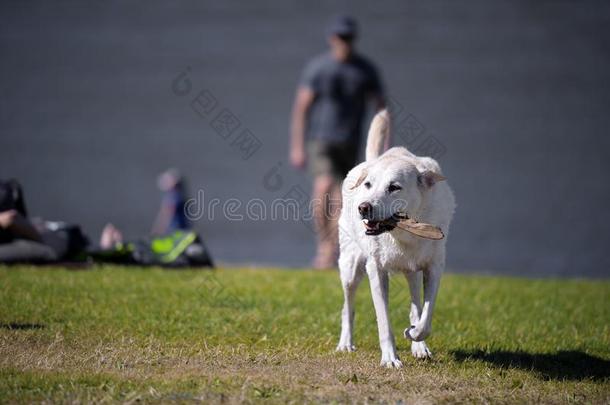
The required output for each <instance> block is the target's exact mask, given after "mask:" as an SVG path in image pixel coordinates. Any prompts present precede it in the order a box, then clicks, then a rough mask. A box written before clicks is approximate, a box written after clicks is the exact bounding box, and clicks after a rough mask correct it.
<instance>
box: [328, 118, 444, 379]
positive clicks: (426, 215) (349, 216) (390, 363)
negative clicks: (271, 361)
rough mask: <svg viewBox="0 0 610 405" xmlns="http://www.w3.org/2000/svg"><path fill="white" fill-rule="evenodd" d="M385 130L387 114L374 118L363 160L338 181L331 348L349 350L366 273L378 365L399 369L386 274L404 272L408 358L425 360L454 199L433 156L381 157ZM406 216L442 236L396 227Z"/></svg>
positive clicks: (396, 152)
mask: <svg viewBox="0 0 610 405" xmlns="http://www.w3.org/2000/svg"><path fill="white" fill-rule="evenodd" d="M389 127H390V125H389V117H388V114H387V112H386V111H382V112H380V113H378V114H377V115H376V116H375V118H374V119H373V121H372V123H371V128H370V130H369V134H368V139H367V146H366V161H365V162H363V163H361V164H359V165H358V166H356V167H355V168H353V169H352V170H351V171H350V172H349V173H348V175H347V177H346V179H345V181H344V183H343V208H342V211H341V217H340V219H339V244H340V249H341V251H340V256H339V269H340V272H341V282H342V284H343V292H344V297H345V303H344V305H343V312H342V322H341V338H340V340H339V345H338V346H337V350H338V351H350V352H351V351H353V350H355V347H354V344H353V340H352V330H353V322H354V296H355V293H356V288H357V287H358V284H359V283H360V281H361V280H362V277H363V276H364V273H365V272H366V273H367V274H368V277H369V282H370V286H371V295H372V298H373V304H374V306H375V313H376V316H377V327H378V330H379V345H380V346H381V365H382V366H385V367H401V366H402V363H401V362H400V359H399V357H398V355H397V353H396V346H395V343H394V335H393V333H392V327H391V325H390V320H389V311H388V287H389V285H388V283H389V280H388V273H389V272H402V273H404V274H405V276H406V278H407V280H408V283H409V289H410V292H411V310H410V325H411V326H410V327H407V328H406V329H405V331H404V336H405V337H406V338H408V339H410V340H411V341H412V342H411V352H412V353H413V356H415V357H417V358H426V357H430V355H431V352H430V350H429V349H428V346H427V345H426V343H425V342H424V339H425V338H426V336H428V335H429V333H430V330H431V324H432V312H433V310H434V303H435V301H436V294H437V291H438V287H439V281H440V278H441V275H442V273H443V269H444V267H445V243H446V236H447V235H448V233H449V224H450V222H451V218H452V216H453V212H454V210H455V200H454V197H453V193H452V191H451V189H450V188H449V185H448V184H447V182H446V181H443V180H445V178H444V177H443V175H442V173H441V170H440V167H439V165H438V163H437V162H436V161H435V160H434V159H431V158H429V157H418V156H415V155H414V154H412V153H411V152H409V151H408V150H407V149H405V148H402V147H396V148H391V149H389V150H388V151H387V152H385V153H383V154H382V152H383V149H384V148H383V145H384V144H385V142H386V139H387V138H388V136H389ZM405 218H411V219H414V220H416V221H418V222H425V223H429V224H432V225H435V226H438V227H440V229H441V230H442V232H443V233H444V235H445V238H443V239H441V240H430V239H424V238H421V237H419V236H415V235H413V234H411V233H409V232H407V231H405V230H403V229H399V228H397V227H396V224H397V222H398V221H399V220H401V219H405ZM422 285H423V290H424V297H423V305H422V300H421V291H422Z"/></svg>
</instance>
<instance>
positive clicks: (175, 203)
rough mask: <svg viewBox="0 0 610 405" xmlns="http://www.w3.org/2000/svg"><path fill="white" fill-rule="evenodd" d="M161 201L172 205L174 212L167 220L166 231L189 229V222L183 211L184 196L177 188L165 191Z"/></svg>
mask: <svg viewBox="0 0 610 405" xmlns="http://www.w3.org/2000/svg"><path fill="white" fill-rule="evenodd" d="M163 203H164V204H166V205H167V206H170V207H173V211H174V214H173V215H172V218H171V220H170V222H169V228H168V229H167V232H173V231H176V230H180V229H190V222H189V220H188V218H187V217H186V213H185V212H184V207H185V205H186V198H185V197H184V194H183V193H182V191H181V190H179V189H174V190H170V191H167V192H166V193H165V196H164V197H163Z"/></svg>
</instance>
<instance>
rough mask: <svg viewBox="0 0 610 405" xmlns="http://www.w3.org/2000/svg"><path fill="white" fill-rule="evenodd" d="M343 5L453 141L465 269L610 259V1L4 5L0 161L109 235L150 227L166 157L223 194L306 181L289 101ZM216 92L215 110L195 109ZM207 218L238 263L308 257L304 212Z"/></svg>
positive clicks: (382, 62)
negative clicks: (291, 143) (293, 148)
mask: <svg viewBox="0 0 610 405" xmlns="http://www.w3.org/2000/svg"><path fill="white" fill-rule="evenodd" d="M343 12H348V13H350V14H352V15H354V16H355V17H356V18H358V20H359V21H360V23H361V28H362V29H361V32H362V37H361V40H360V41H359V48H360V49H361V51H362V52H363V53H364V54H366V55H368V56H369V57H371V58H372V59H374V61H376V63H377V65H378V66H379V67H380V69H381V71H382V73H383V75H384V81H385V84H386V87H387V89H388V93H389V94H390V95H391V96H392V98H393V99H394V100H395V101H396V102H398V103H399V104H400V105H401V106H402V108H403V112H404V113H406V114H410V115H409V116H411V117H413V118H415V119H416V120H417V122H418V123H420V124H421V126H422V127H423V128H424V129H425V131H424V132H425V136H433V137H434V139H437V140H438V141H439V142H440V144H441V145H442V151H443V153H442V156H441V157H440V159H439V160H440V162H441V164H442V166H443V169H444V171H445V174H446V175H447V177H448V178H449V179H450V180H449V181H450V183H451V185H452V187H453V188H454V191H455V194H456V196H457V201H458V209H457V213H456V216H455V221H454V225H453V228H452V232H451V236H450V239H449V255H448V265H449V268H450V269H452V270H454V271H473V272H490V273H506V274H521V275H536V276H546V275H570V276H581V275H585V276H604V275H605V276H607V275H608V270H609V267H610V259H609V256H608V254H607V250H608V247H609V246H610V230H609V228H610V210H609V208H608V207H609V203H610V198H609V196H610V191H609V187H608V184H609V181H608V174H609V172H610V170H609V169H610V163H609V162H608V152H609V150H610V149H609V146H610V140H609V138H608V130H609V128H610V117H609V112H610V111H609V107H610V64H609V61H610V36H609V34H610V4H609V3H604V2H566V1H537V2H531V1H510V2H488V1H469V2H453V1H440V2H439V1H429V2H411V1H409V2H405V1H395V2H357V3H356V2H348V1H345V2H332V3H331V2H314V3H311V2H306V3H300V2H277V3H275V2H262V1H257V2H243V3H242V4H238V3H233V2H202V1H183V2H166V1H145V2H120V1H105V2H79V1H72V2H45V1H28V2H17V1H4V2H2V3H0V73H1V76H0V94H1V97H0V177H2V178H6V177H16V178H18V179H20V180H21V181H22V183H23V184H24V186H25V190H26V195H27V198H28V202H29V208H30V212H31V214H33V215H38V216H43V217H45V218H49V219H62V220H66V221H70V222H76V223H80V224H82V225H83V227H84V228H85V230H86V231H87V232H88V233H89V234H90V235H91V236H93V237H94V239H97V236H98V235H99V232H100V231H101V228H102V227H103V225H104V224H105V223H106V222H113V223H115V224H116V225H117V226H119V227H120V228H122V229H124V230H125V233H126V234H127V235H129V236H132V237H137V236H140V235H144V234H146V233H147V232H148V231H149V229H150V225H151V223H152V220H153V217H154V214H155V211H156V209H157V207H158V202H159V192H158V190H157V188H156V176H157V175H158V174H159V172H160V171H162V170H163V169H165V168H168V167H177V168H179V169H180V170H181V171H182V172H183V173H184V174H186V175H187V176H188V180H189V188H190V191H191V194H192V195H194V196H195V195H197V194H198V193H197V191H198V190H204V193H205V197H204V198H205V200H208V201H209V200H211V199H214V198H218V199H220V200H221V201H226V200H227V199H230V198H237V199H240V200H242V201H247V200H249V199H262V200H263V201H265V202H271V201H272V200H273V199H275V198H279V197H282V196H284V195H286V194H287V193H288V192H289V191H290V190H293V191H294V190H300V191H302V190H305V192H309V182H308V179H307V177H306V176H305V175H304V174H302V173H296V172H294V171H293V170H292V169H290V167H289V164H288V162H287V160H286V158H287V146H288V125H289V113H290V108H291V102H292V97H293V92H294V88H295V84H296V82H297V80H298V77H299V75H300V72H301V69H302V67H303V65H304V63H305V62H306V61H307V60H308V59H309V58H310V57H311V56H313V55H315V54H317V53H320V52H321V51H323V50H324V49H325V37H324V27H325V25H326V22H327V21H328V19H329V18H330V17H331V16H333V15H335V14H337V13H343ZM183 73H184V74H185V76H184V77H183V78H186V79H188V80H190V84H191V91H190V93H188V94H187V95H183V96H180V95H176V94H175V92H174V91H173V90H172V82H173V81H174V80H175V79H176V77H178V76H179V75H180V74H183ZM182 89H183V90H184V88H182ZM204 90H206V91H207V93H205V94H206V97H207V98H208V99H211V98H212V97H213V99H214V100H215V102H216V109H215V110H214V111H213V112H212V113H210V115H209V116H206V115H205V114H203V115H199V114H198V113H197V112H196V111H194V110H193V108H192V107H191V101H192V100H193V99H194V98H195V97H196V96H197V94H199V93H200V92H201V91H204ZM223 109H227V110H228V111H229V112H230V113H231V114H233V115H234V116H235V117H236V118H237V119H238V120H239V124H240V126H239V129H238V130H236V131H237V132H236V133H235V134H233V135H232V136H230V137H228V139H224V138H223V137H221V136H219V134H218V133H217V131H216V130H215V129H214V126H213V124H212V121H213V120H214V117H215V116H216V114H217V113H220V112H221V111H222V110H223ZM411 119H412V118H411ZM246 129H247V130H249V131H250V132H249V133H250V134H251V135H254V136H255V137H256V139H257V140H258V141H260V144H259V147H258V149H256V151H255V152H254V153H252V155H251V156H249V158H247V159H244V156H245V154H244V152H243V151H242V150H240V149H239V146H240V144H239V142H237V143H235V139H238V138H235V137H236V136H237V137H238V136H239V135H238V134H239V133H241V131H242V130H246ZM396 141H397V143H404V142H401V138H400V137H396ZM276 169H277V170H276ZM271 170H276V171H274V172H273V184H272V185H270V184H269V182H268V181H267V182H266V181H265V178H266V177H265V176H266V175H269V173H270V171H271ZM276 175H279V176H280V177H279V178H280V179H281V182H277V180H278V177H277V176H276ZM269 179H270V177H269V176H268V177H267V180H269ZM293 188H294V189H293ZM241 213H242V214H243V213H244V208H243V207H242V209H241ZM196 227H197V229H199V230H200V231H201V233H202V234H203V235H204V238H205V240H206V242H207V244H208V245H209V247H210V248H211V250H212V253H213V254H214V255H215V256H216V257H217V258H218V259H220V260H222V261H225V262H231V263H255V264H278V265H293V266H299V265H306V264H307V263H308V261H309V259H310V257H311V256H312V254H313V235H312V233H311V230H310V228H309V226H307V225H306V224H305V225H304V224H303V223H301V222H298V221H288V222H285V221H273V220H270V219H267V220H265V221H231V220H228V219H226V218H224V217H223V216H222V212H218V213H216V215H215V216H214V220H213V221H210V220H208V219H207V218H206V217H205V215H204V218H203V219H202V220H201V221H198V222H197V224H196Z"/></svg>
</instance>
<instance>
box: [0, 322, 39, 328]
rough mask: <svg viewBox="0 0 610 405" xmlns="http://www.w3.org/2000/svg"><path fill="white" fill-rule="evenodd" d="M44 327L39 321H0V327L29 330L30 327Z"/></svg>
mask: <svg viewBox="0 0 610 405" xmlns="http://www.w3.org/2000/svg"><path fill="white" fill-rule="evenodd" d="M44 327H45V326H44V325H43V324H40V323H19V322H9V323H0V329H16V330H30V329H43V328H44Z"/></svg>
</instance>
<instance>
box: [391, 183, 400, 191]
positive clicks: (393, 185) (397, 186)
mask: <svg viewBox="0 0 610 405" xmlns="http://www.w3.org/2000/svg"><path fill="white" fill-rule="evenodd" d="M398 190H402V187H400V186H399V185H398V184H394V183H392V184H390V185H389V186H388V193H393V192H394V191H398Z"/></svg>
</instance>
